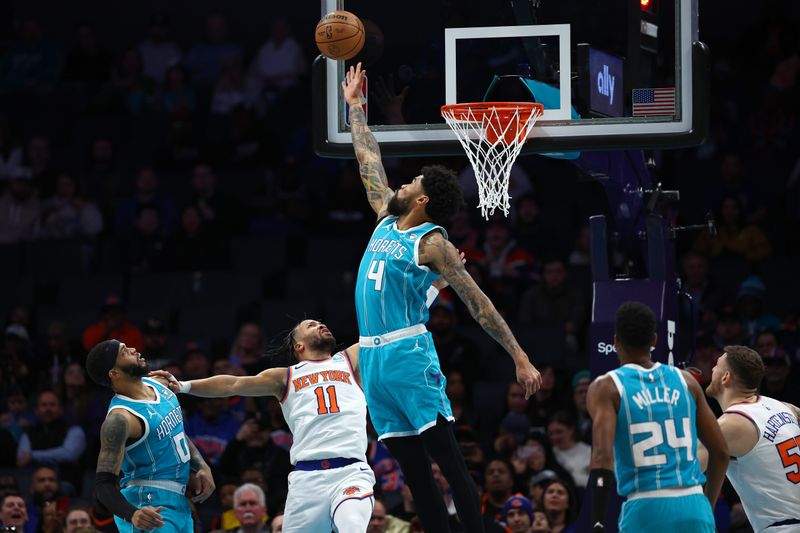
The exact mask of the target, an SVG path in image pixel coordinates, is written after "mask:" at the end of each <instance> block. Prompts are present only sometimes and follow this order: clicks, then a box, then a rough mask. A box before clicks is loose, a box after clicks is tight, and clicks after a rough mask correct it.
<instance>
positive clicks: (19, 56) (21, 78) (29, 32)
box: [0, 17, 63, 94]
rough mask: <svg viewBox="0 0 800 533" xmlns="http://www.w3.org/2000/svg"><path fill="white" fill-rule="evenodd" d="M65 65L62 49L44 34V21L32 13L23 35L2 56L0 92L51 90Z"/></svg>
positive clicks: (27, 20)
mask: <svg viewBox="0 0 800 533" xmlns="http://www.w3.org/2000/svg"><path fill="white" fill-rule="evenodd" d="M62 66H63V64H62V57H61V51H60V50H59V49H58V48H57V47H56V46H55V45H53V44H52V43H50V42H48V40H47V39H46V38H45V34H44V28H43V27H42V23H41V21H40V20H39V19H37V18H35V17H29V18H27V19H26V20H25V21H24V22H23V23H22V26H21V31H20V39H19V40H17V41H16V42H14V43H13V44H12V45H11V47H10V48H8V49H7V51H6V53H5V54H3V56H2V57H0V94H15V93H21V92H24V93H29V94H30V93H35V94H42V93H47V92H50V91H52V89H53V88H54V87H55V84H56V82H57V81H58V77H59V75H60V74H61V68H62Z"/></svg>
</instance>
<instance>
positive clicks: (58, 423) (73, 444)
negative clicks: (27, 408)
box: [17, 390, 86, 491]
mask: <svg viewBox="0 0 800 533" xmlns="http://www.w3.org/2000/svg"><path fill="white" fill-rule="evenodd" d="M36 418H37V422H36V424H35V425H34V426H32V427H31V428H30V429H29V430H28V431H27V432H26V433H25V434H24V435H23V436H22V437H21V438H20V440H19V445H18V446H17V466H19V467H26V466H50V467H58V468H59V471H60V473H61V479H62V480H63V481H65V482H67V483H70V484H71V485H72V487H74V488H75V490H76V491H77V490H80V488H81V483H82V481H83V471H82V470H81V468H80V460H81V456H82V455H83V452H84V450H85V449H86V434H85V433H84V431H83V428H81V427H80V426H78V425H69V424H67V422H66V421H65V420H64V408H63V407H62V404H61V399H60V398H59V397H58V395H57V394H56V393H55V392H54V391H52V390H44V391H42V392H40V393H39V396H38V398H37V401H36Z"/></svg>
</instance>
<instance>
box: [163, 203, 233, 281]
mask: <svg viewBox="0 0 800 533" xmlns="http://www.w3.org/2000/svg"><path fill="white" fill-rule="evenodd" d="M226 252H227V251H226V250H225V249H224V247H223V246H222V244H221V243H220V242H219V240H218V239H217V238H216V237H215V236H214V235H213V234H212V233H211V232H210V231H209V228H208V227H207V226H206V224H205V223H204V222H203V218H202V217H201V216H200V210H199V209H198V208H197V207H196V206H193V205H190V206H187V207H184V208H183V211H182V212H181V218H180V224H179V226H178V231H177V232H176V233H175V236H174V237H173V238H172V240H171V241H170V243H169V246H168V248H167V258H166V259H165V268H166V269H167V270H171V271H172V270H175V271H206V270H214V269H217V268H219V267H221V266H222V265H224V264H225V260H224V259H225V255H227V254H226Z"/></svg>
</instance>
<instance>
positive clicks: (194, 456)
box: [186, 438, 206, 472]
mask: <svg viewBox="0 0 800 533" xmlns="http://www.w3.org/2000/svg"><path fill="white" fill-rule="evenodd" d="M186 444H187V445H188V446H189V469H190V470H191V471H192V472H197V471H198V470H200V469H201V468H203V467H204V466H206V462H205V460H204V459H203V455H202V454H201V453H200V450H198V449H197V446H195V445H194V442H192V439H189V438H187V439H186Z"/></svg>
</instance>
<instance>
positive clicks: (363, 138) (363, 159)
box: [350, 106, 392, 215]
mask: <svg viewBox="0 0 800 533" xmlns="http://www.w3.org/2000/svg"><path fill="white" fill-rule="evenodd" d="M350 135H351V136H352V137H353V148H354V149H355V152H356V157H357V158H358V171H359V173H360V174H361V183H363V184H364V188H365V189H366V190H367V200H368V201H369V204H370V205H371V206H372V209H373V210H374V211H375V212H376V213H378V214H379V215H382V214H383V211H384V210H385V208H386V203H387V202H388V201H389V198H390V197H391V194H392V191H391V189H389V182H388V180H387V179H386V171H385V170H384V168H383V163H381V149H380V147H379V146H378V141H377V140H376V139H375V135H373V134H372V132H371V131H370V130H369V127H368V126H367V118H366V116H365V115H364V110H363V109H361V107H359V106H352V107H350Z"/></svg>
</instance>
